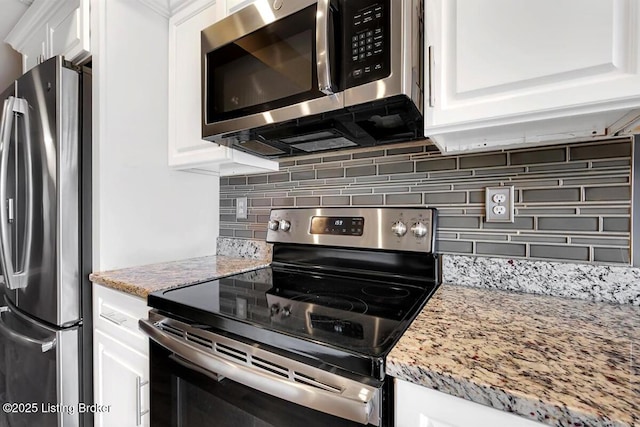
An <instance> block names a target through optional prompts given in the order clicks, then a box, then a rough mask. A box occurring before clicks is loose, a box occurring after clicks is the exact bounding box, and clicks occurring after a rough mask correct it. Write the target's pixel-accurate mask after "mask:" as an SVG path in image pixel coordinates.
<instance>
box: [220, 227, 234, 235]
mask: <svg viewBox="0 0 640 427" xmlns="http://www.w3.org/2000/svg"><path fill="white" fill-rule="evenodd" d="M220 236H222V237H233V230H230V229H229V230H228V229H226V228H221V229H220Z"/></svg>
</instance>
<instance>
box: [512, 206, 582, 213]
mask: <svg viewBox="0 0 640 427" xmlns="http://www.w3.org/2000/svg"><path fill="white" fill-rule="evenodd" d="M575 214H576V210H575V208H558V207H551V208H545V207H540V208H517V209H516V215H575Z"/></svg>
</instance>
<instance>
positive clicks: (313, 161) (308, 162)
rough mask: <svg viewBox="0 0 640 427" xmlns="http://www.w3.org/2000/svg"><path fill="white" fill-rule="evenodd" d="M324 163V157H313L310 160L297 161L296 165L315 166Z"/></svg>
mask: <svg viewBox="0 0 640 427" xmlns="http://www.w3.org/2000/svg"><path fill="white" fill-rule="evenodd" d="M320 162H322V157H312V158H310V159H300V160H296V165H314V164H316V163H320Z"/></svg>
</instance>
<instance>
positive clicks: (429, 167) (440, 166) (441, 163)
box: [416, 157, 456, 172]
mask: <svg viewBox="0 0 640 427" xmlns="http://www.w3.org/2000/svg"><path fill="white" fill-rule="evenodd" d="M455 168H456V159H455V157H450V158H446V159H434V160H424V161H419V162H416V172H431V171H443V170H453V169H455Z"/></svg>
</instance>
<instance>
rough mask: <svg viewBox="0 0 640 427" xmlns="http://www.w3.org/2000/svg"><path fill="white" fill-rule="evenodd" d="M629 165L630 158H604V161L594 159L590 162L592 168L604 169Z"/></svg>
mask: <svg viewBox="0 0 640 427" xmlns="http://www.w3.org/2000/svg"><path fill="white" fill-rule="evenodd" d="M630 165H631V160H630V159H626V160H604V161H600V162H598V161H594V162H592V163H591V167H592V168H594V169H604V168H618V167H619V168H625V167H628V166H630Z"/></svg>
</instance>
